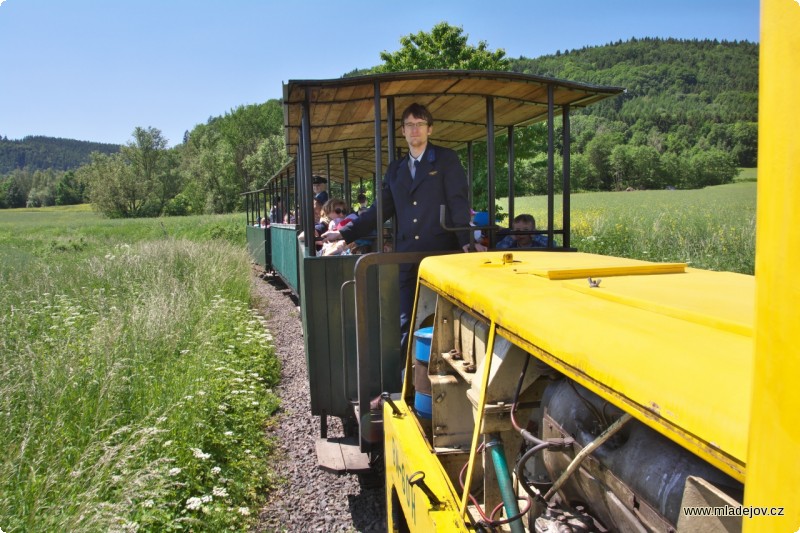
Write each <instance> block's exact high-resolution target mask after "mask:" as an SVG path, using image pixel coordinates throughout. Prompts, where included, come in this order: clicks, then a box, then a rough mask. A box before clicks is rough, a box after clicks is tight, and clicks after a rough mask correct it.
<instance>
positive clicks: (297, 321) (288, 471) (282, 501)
mask: <svg viewBox="0 0 800 533" xmlns="http://www.w3.org/2000/svg"><path fill="white" fill-rule="evenodd" d="M252 283H253V287H252V293H253V295H254V305H255V306H256V308H257V309H258V311H260V312H261V313H262V314H263V316H264V317H265V318H266V319H267V328H268V329H269V332H270V333H271V335H272V337H273V342H274V344H275V351H276V354H277V356H278V358H279V359H280V361H281V367H282V368H281V382H280V384H279V385H278V387H277V393H278V395H279V396H280V398H281V410H280V411H279V413H278V414H277V421H276V423H275V424H274V425H273V426H272V427H271V428H270V429H269V430H268V436H269V437H270V438H273V439H275V440H276V442H277V453H276V461H277V463H276V465H275V468H274V470H275V472H276V473H277V475H278V476H279V477H280V478H283V479H284V480H285V482H284V483H282V484H281V485H280V486H278V487H277V488H275V489H274V490H272V491H271V493H270V494H269V495H268V500H267V503H266V505H265V506H264V508H263V509H262V510H261V512H260V513H259V521H258V524H257V526H256V527H255V528H254V531H259V532H267V531H270V532H271V531H281V532H283V531H286V532H295V531H296V532H307V531H321V532H328V531H368V532H383V531H386V512H385V510H386V505H385V503H386V501H385V494H384V487H383V485H382V484H379V485H378V486H376V487H367V486H361V485H360V484H359V479H358V477H357V476H355V475H341V476H339V475H336V474H332V473H329V472H325V471H323V470H321V469H320V468H319V467H318V466H317V456H316V449H315V442H316V439H317V437H318V436H319V426H320V423H319V417H316V416H312V415H311V408H310V397H309V387H308V378H307V374H306V361H305V354H304V352H303V349H304V348H303V329H302V322H301V315H300V309H299V307H298V304H297V301H296V300H295V299H293V298H292V297H291V293H290V291H289V289H288V288H286V286H285V285H284V284H283V283H282V282H281V281H280V280H279V279H278V278H277V277H273V276H271V275H270V274H268V273H265V272H264V270H263V269H261V268H260V267H258V266H254V267H253V281H252ZM328 424H329V425H328V435H329V436H337V435H341V426H340V424H339V421H338V419H329V421H328Z"/></svg>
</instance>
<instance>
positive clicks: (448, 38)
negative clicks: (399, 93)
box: [375, 22, 509, 72]
mask: <svg viewBox="0 0 800 533" xmlns="http://www.w3.org/2000/svg"><path fill="white" fill-rule="evenodd" d="M468 38H469V35H466V34H464V29H463V28H461V27H460V26H459V27H456V26H451V25H450V24H448V23H447V22H440V23H439V24H437V25H435V26H434V27H433V29H431V31H430V33H426V32H423V31H421V32H418V33H412V34H409V35H406V36H405V37H401V38H400V44H401V45H402V47H401V48H400V50H398V51H396V52H391V53H390V52H386V51H384V52H381V59H382V60H383V61H384V64H383V65H380V66H378V67H376V69H375V70H376V71H377V72H397V71H402V70H428V69H448V70H508V68H509V62H508V60H507V59H506V58H505V55H506V52H505V50H503V49H502V48H498V49H497V50H495V51H494V52H492V51H490V50H489V49H488V45H487V44H486V41H480V42H478V46H477V47H475V46H472V45H469V44H467V39H468Z"/></svg>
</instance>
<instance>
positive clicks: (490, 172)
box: [486, 96, 496, 247]
mask: <svg viewBox="0 0 800 533" xmlns="http://www.w3.org/2000/svg"><path fill="white" fill-rule="evenodd" d="M486 165H487V169H486V182H487V183H486V186H487V189H488V191H487V192H488V195H487V201H488V204H489V205H488V206H487V211H488V213H489V224H492V223H493V222H494V220H495V218H496V216H495V206H494V195H495V192H494V191H495V189H494V167H495V157H494V98H492V97H491V96H487V97H486ZM494 244H495V243H494V236H493V235H492V234H491V232H490V240H489V246H490V247H493V246H494Z"/></svg>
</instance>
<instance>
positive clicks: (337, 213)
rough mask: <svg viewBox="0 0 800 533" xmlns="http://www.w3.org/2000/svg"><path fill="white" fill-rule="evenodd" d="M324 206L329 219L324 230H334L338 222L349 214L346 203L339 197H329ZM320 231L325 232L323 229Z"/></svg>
mask: <svg viewBox="0 0 800 533" xmlns="http://www.w3.org/2000/svg"><path fill="white" fill-rule="evenodd" d="M325 206H326V208H327V215H328V219H329V220H330V223H329V224H328V228H326V229H325V231H329V230H335V229H336V226H337V225H338V224H339V222H341V221H342V219H344V218H345V217H346V216H347V215H349V213H348V211H347V204H346V203H345V202H344V200H342V199H341V198H331V199H330V200H328V202H327V203H326V204H325ZM322 233H325V232H324V231H323V232H322Z"/></svg>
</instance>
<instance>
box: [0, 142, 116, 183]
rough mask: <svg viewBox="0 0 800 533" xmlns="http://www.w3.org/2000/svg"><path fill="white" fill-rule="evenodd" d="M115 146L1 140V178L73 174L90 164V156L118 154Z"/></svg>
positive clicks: (93, 143)
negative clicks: (20, 173)
mask: <svg viewBox="0 0 800 533" xmlns="http://www.w3.org/2000/svg"><path fill="white" fill-rule="evenodd" d="M119 149H120V146H119V145H117V144H105V143H96V142H89V141H76V140H73V139H59V138H55V137H40V136H29V137H25V138H24V139H22V140H21V141H20V140H9V139H7V138H5V137H2V138H0V175H3V174H7V173H9V172H11V171H12V170H15V169H23V168H27V169H28V170H30V171H32V172H33V171H36V170H46V169H54V170H73V169H76V168H78V167H80V166H81V165H84V164H86V163H88V162H89V154H91V153H92V152H101V153H104V154H113V153H115V152H119Z"/></svg>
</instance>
